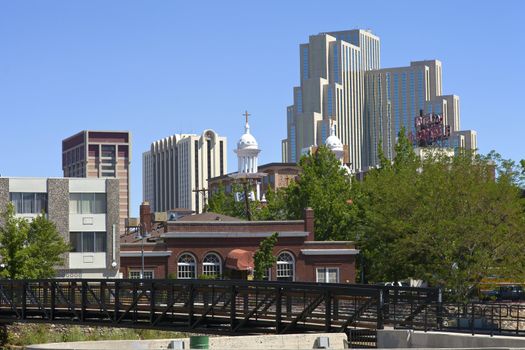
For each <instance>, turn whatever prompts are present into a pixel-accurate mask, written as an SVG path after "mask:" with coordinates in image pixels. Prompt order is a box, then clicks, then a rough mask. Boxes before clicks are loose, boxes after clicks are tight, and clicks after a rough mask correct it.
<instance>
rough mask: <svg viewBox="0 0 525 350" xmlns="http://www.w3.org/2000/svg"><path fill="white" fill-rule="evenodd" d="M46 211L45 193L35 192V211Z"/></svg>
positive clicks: (39, 212)
mask: <svg viewBox="0 0 525 350" xmlns="http://www.w3.org/2000/svg"><path fill="white" fill-rule="evenodd" d="M42 212H44V213H46V212H47V193H36V194H35V213H38V214H41V213H42Z"/></svg>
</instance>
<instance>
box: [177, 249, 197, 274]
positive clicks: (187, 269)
mask: <svg viewBox="0 0 525 350" xmlns="http://www.w3.org/2000/svg"><path fill="white" fill-rule="evenodd" d="M195 266H196V265H195V258H194V257H193V255H191V254H188V253H184V254H182V255H181V256H180V257H179V261H178V262H177V278H180V279H190V278H195V276H196V273H195V272H196V271H195Z"/></svg>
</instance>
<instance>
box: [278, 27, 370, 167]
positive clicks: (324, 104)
mask: <svg viewBox="0 0 525 350" xmlns="http://www.w3.org/2000/svg"><path fill="white" fill-rule="evenodd" d="M379 54H380V43H379V38H378V37H377V36H375V35H373V34H372V33H371V32H370V31H367V30H348V31H340V32H331V33H321V34H318V35H313V36H311V37H310V39H309V43H308V44H302V45H300V57H301V85H300V86H298V87H295V88H294V104H293V106H289V107H288V108H287V133H288V135H287V138H286V139H285V140H283V142H282V148H283V158H284V159H283V161H284V162H297V161H298V160H299V158H300V156H301V154H302V153H303V152H304V151H305V150H307V149H309V147H311V146H318V145H322V144H323V143H324V141H325V140H326V138H327V137H328V136H329V135H330V127H331V124H333V123H331V121H332V120H333V121H335V122H336V123H335V124H336V125H337V127H336V134H337V136H338V137H339V138H340V139H341V141H342V142H343V144H345V145H348V146H349V152H350V154H349V161H350V167H351V168H352V169H353V170H354V171H357V170H360V169H362V167H363V166H364V165H365V164H363V154H362V153H363V151H364V142H365V135H364V125H363V116H364V111H365V100H364V97H365V96H364V72H365V71H367V70H372V69H378V68H379V66H380V58H379V56H380V55H379Z"/></svg>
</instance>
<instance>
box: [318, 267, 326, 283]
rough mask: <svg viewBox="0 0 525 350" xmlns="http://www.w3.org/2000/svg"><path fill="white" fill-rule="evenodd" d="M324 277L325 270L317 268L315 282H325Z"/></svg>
mask: <svg viewBox="0 0 525 350" xmlns="http://www.w3.org/2000/svg"><path fill="white" fill-rule="evenodd" d="M325 275H326V270H325V269H324V268H318V269H317V282H320V283H324V282H326V279H325Z"/></svg>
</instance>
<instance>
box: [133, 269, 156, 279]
mask: <svg viewBox="0 0 525 350" xmlns="http://www.w3.org/2000/svg"><path fill="white" fill-rule="evenodd" d="M129 278H131V279H140V270H131V271H130V272H129ZM142 278H143V279H146V280H151V279H153V278H155V274H154V273H153V270H144V275H143V276H142Z"/></svg>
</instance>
